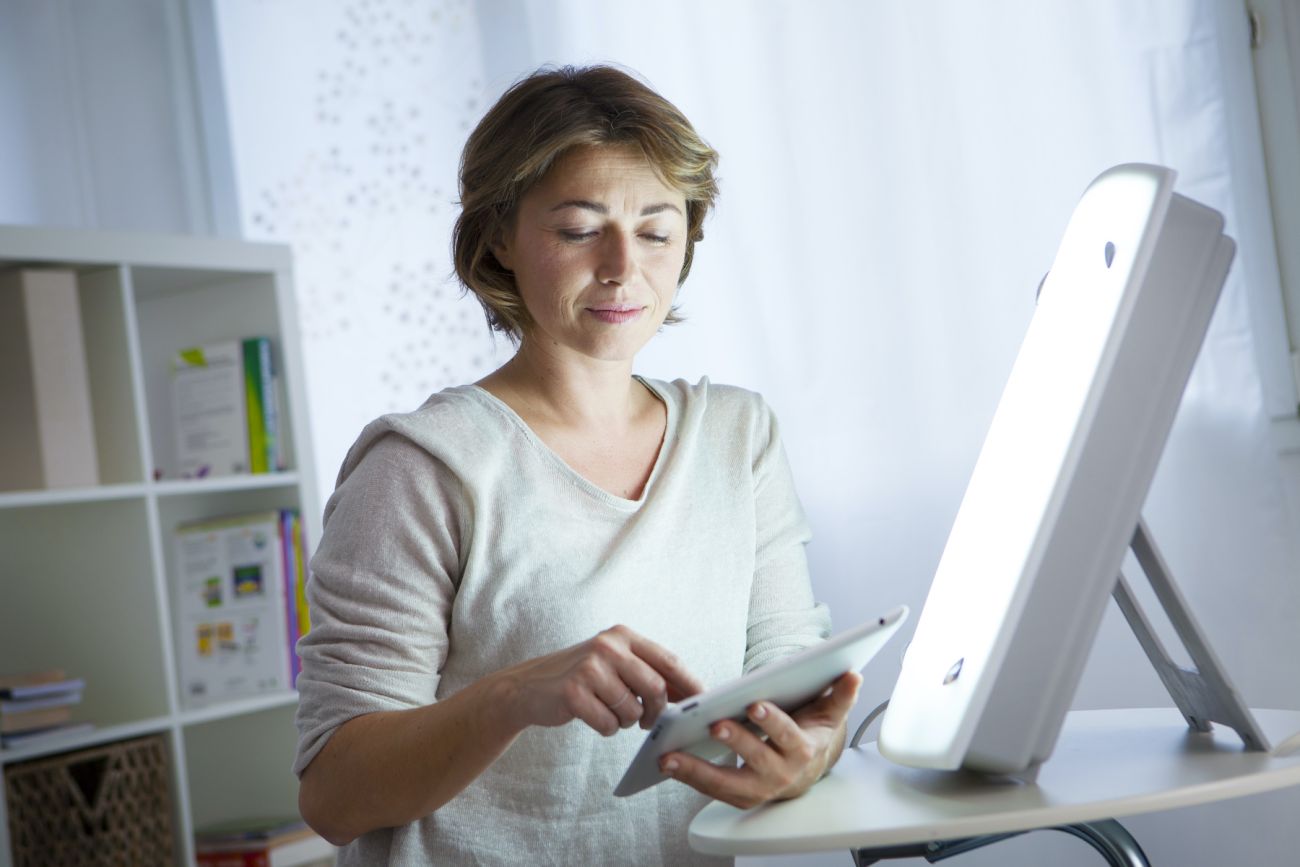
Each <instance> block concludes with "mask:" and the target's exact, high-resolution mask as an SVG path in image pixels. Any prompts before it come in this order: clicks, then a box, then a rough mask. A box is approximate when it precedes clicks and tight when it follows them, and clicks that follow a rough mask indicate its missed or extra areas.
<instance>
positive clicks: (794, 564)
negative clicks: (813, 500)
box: [745, 398, 831, 671]
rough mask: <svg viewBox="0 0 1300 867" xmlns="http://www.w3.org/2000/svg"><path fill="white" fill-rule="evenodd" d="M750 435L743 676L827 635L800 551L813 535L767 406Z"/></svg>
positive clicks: (824, 617) (828, 626)
mask: <svg viewBox="0 0 1300 867" xmlns="http://www.w3.org/2000/svg"><path fill="white" fill-rule="evenodd" d="M756 399H757V398H756ZM760 403H761V401H760ZM752 433H753V442H752V449H753V454H754V464H753V466H754V522H755V551H754V584H753V588H752V590H751V592H750V599H749V622H748V629H747V632H746V648H745V671H750V670H752V669H755V668H758V667H759V666H762V665H766V664H768V663H770V662H773V661H775V660H777V659H780V658H781V657H784V656H788V655H789V654H791V653H794V652H796V651H799V650H802V649H803V648H805V647H809V646H811V645H813V644H816V643H817V642H819V641H823V640H825V639H826V638H827V637H828V636H829V635H830V629H831V622H830V614H829V612H828V611H827V609H826V606H825V605H820V604H817V603H816V602H815V601H814V599H813V595H812V586H811V584H810V579H809V575H808V558H807V554H806V551H805V546H806V545H807V544H808V542H809V540H810V539H811V536H812V534H811V531H810V529H809V527H808V520H807V518H806V517H805V515H804V511H803V506H802V505H801V504H800V502H799V497H798V494H797V493H796V492H795V487H794V479H793V477H792V475H791V473H790V464H789V461H788V460H787V459H786V456H785V449H784V448H783V447H782V445H781V436H780V431H779V427H778V424H777V420H776V416H775V415H774V414H773V413H772V411H771V410H770V409H769V408H768V407H767V405H766V404H761V414H760V416H759V422H758V424H757V425H755V427H754V429H753V432H752Z"/></svg>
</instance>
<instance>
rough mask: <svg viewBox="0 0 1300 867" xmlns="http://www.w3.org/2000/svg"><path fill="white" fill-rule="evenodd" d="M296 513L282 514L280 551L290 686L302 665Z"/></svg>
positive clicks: (285, 511) (295, 679) (296, 678)
mask: <svg viewBox="0 0 1300 867" xmlns="http://www.w3.org/2000/svg"><path fill="white" fill-rule="evenodd" d="M296 517H297V515H296V513H295V512H293V511H290V510H288V509H286V510H284V511H283V512H281V513H280V549H281V553H282V554H283V556H284V588H283V589H284V603H285V604H284V609H285V614H286V628H285V634H286V635H287V636H288V639H289V685H290V686H295V685H296V684H297V682H298V672H299V671H300V670H301V669H302V663H301V661H300V660H299V659H298V650H297V647H298V638H299V637H300V633H299V631H298V594H297V593H296V592H295V587H294V584H295V582H296V575H297V565H296V562H295V558H296V556H297V552H296V551H295V548H294V544H293V535H294V522H295V518H296Z"/></svg>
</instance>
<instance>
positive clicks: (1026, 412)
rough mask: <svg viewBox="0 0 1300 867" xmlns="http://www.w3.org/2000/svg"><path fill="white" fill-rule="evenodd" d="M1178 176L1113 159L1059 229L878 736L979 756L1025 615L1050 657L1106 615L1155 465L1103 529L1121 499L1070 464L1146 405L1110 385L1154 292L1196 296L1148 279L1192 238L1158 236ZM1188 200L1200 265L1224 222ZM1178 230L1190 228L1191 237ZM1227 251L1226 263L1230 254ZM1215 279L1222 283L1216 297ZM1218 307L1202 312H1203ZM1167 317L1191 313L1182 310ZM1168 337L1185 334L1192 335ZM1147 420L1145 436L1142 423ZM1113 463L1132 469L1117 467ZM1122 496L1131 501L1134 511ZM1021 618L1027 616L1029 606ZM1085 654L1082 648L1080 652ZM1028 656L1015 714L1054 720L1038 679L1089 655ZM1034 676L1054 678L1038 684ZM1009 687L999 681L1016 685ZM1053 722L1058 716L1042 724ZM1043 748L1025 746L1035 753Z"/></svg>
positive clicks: (1172, 383)
mask: <svg viewBox="0 0 1300 867" xmlns="http://www.w3.org/2000/svg"><path fill="white" fill-rule="evenodd" d="M1173 177H1174V176H1173V173H1172V172H1170V171H1169V170H1167V169H1161V168H1158V167H1155V166H1140V165H1127V166H1118V167H1116V168H1114V169H1111V170H1109V171H1107V172H1106V173H1104V174H1102V175H1101V176H1100V177H1099V178H1097V180H1096V181H1094V182H1093V183H1092V184H1091V185H1090V186H1089V187H1088V189H1087V190H1086V192H1085V193H1084V195H1083V197H1082V199H1081V200H1080V201H1079V204H1078V206H1077V207H1076V209H1075V211H1074V214H1073V215H1072V217H1071V219H1070V221H1069V224H1068V226H1067V227H1066V231H1065V235H1064V237H1063V239H1062V242H1061V246H1060V249H1059V250H1058V252H1057V255H1056V259H1055V261H1054V263H1053V265H1052V268H1051V271H1050V273H1049V275H1048V277H1047V279H1046V280H1045V281H1044V283H1043V285H1042V287H1041V290H1040V296H1039V301H1038V305H1037V309H1036V311H1035V313H1034V316H1033V318H1032V321H1031V322H1030V325H1029V329H1028V332H1027V333H1026V335H1025V338H1024V342H1023V344H1022V345H1021V348H1020V352H1019V354H1018V355H1017V358H1016V361H1015V365H1014V367H1013V369H1012V371H1011V375H1010V377H1009V379H1008V381H1007V384H1006V388H1005V390H1004V392H1003V395H1002V398H1001V400H1000V401H999V403H998V407H997V410H996V413H995V415H994V418H993V422H992V425H991V426H990V428H989V431H988V434H987V437H986V439H985V442H984V445H983V448H982V450H981V452H980V455H979V458H978V460H977V462H976V465H975V469H974V471H973V473H972V475H971V478H970V481H969V484H968V486H967V489H966V493H965V496H964V497H963V499H962V503H961V507H960V509H959V511H958V514H957V517H956V520H955V521H954V524H953V527H952V530H951V533H950V535H949V538H948V542H947V545H946V546H945V548H944V551H943V555H942V557H941V559H940V562H939V565H938V569H937V571H936V573H935V576H934V580H933V583H932V584H931V587H930V592H929V595H928V597H927V599H926V602H925V605H924V608H923V610H922V613H921V616H920V618H919V620H918V623H917V627H916V633H915V635H914V637H913V640H912V642H911V645H910V647H909V649H908V651H907V655H906V658H905V659H904V663H903V670H902V673H901V675H900V678H899V681H898V683H897V685H896V687H895V689H894V693H893V696H892V697H891V700H890V705H889V708H888V710H887V711H886V714H885V718H884V722H883V726H882V729H881V735H880V750H881V752H882V753H883V754H884V755H885V756H886V757H888V758H889V759H891V760H893V761H896V762H899V763H902V764H907V765H913V766H917V767H929V768H940V769H955V768H958V767H962V766H970V765H971V764H972V762H971V761H970V756H969V753H970V751H971V747H972V742H973V741H974V740H975V739H976V735H977V731H978V729H979V727H980V724H981V720H982V719H983V718H984V717H985V716H986V713H985V712H986V710H987V709H988V705H989V702H990V699H991V697H993V696H994V695H995V692H996V691H997V688H998V678H999V676H1005V675H1006V673H1007V671H1009V670H1011V669H1012V668H1013V667H1014V665H1015V663H1016V661H1014V660H1009V659H1008V655H1009V653H1011V652H1012V651H1013V650H1014V651H1015V652H1017V653H1024V652H1025V651H1026V650H1027V649H1030V650H1032V651H1033V652H1035V653H1036V652H1038V650H1037V649H1035V648H1031V647H1030V646H1029V645H1027V644H1026V642H1025V639H1024V633H1025V631H1026V630H1031V629H1032V630H1034V631H1035V634H1037V635H1038V636H1039V637H1038V638H1036V639H1035V640H1036V641H1037V642H1039V643H1040V644H1041V652H1042V653H1044V654H1046V655H1047V656H1048V657H1051V656H1054V655H1062V654H1075V653H1080V647H1079V646H1078V645H1079V644H1080V642H1083V641H1087V642H1089V644H1090V642H1091V640H1092V637H1093V635H1094V634H1095V629H1096V627H1095V624H1091V623H1090V622H1089V620H1090V619H1091V618H1093V616H1094V609H1095V617H1096V619H1098V620H1099V618H1100V610H1101V606H1104V604H1105V600H1106V598H1107V595H1108V594H1109V589H1110V587H1111V586H1113V581H1114V577H1115V574H1116V573H1117V570H1118V567H1119V559H1120V558H1122V556H1123V546H1124V544H1126V543H1127V541H1128V537H1129V536H1130V535H1131V533H1132V530H1133V526H1134V520H1135V518H1136V512H1137V510H1138V509H1140V504H1141V501H1142V499H1143V498H1144V497H1145V491H1146V485H1147V484H1149V477H1148V476H1149V474H1147V475H1146V476H1144V472H1138V473H1136V476H1135V479H1134V480H1135V483H1136V484H1137V485H1140V486H1141V490H1140V491H1136V492H1133V491H1129V492H1127V493H1126V494H1124V495H1123V496H1122V497H1121V499H1125V500H1126V501H1130V502H1129V505H1125V504H1123V503H1121V504H1120V508H1119V513H1118V514H1117V515H1116V516H1113V518H1114V520H1117V521H1118V522H1119V524H1118V529H1115V528H1113V527H1108V528H1106V529H1104V530H1099V529H1098V526H1099V525H1096V524H1095V523H1090V522H1091V521H1092V519H1090V518H1089V519H1085V520H1083V521H1082V522H1081V521H1079V520H1077V516H1078V515H1084V514H1091V513H1093V512H1095V511H1096V509H1098V508H1100V509H1107V508H1111V507H1113V506H1114V505H1115V504H1113V503H1110V504H1103V503H1095V502H1083V500H1084V499H1085V498H1090V499H1095V491H1093V490H1089V489H1088V487H1087V485H1086V484H1081V483H1080V481H1081V480H1079V479H1076V476H1079V475H1080V474H1081V473H1092V474H1094V475H1095V472H1094V471H1095V470H1096V469H1097V468H1098V467H1103V468H1109V467H1111V466H1112V464H1114V461H1113V460H1112V457H1113V456H1112V455H1110V454H1109V453H1108V452H1107V449H1112V448H1116V447H1120V448H1122V443H1123V442H1125V441H1126V438H1127V437H1129V436H1132V435H1133V432H1132V431H1128V432H1124V433H1121V434H1120V436H1119V437H1118V439H1116V433H1117V429H1116V426H1117V425H1118V424H1120V423H1129V424H1131V423H1133V419H1132V418H1131V417H1128V418H1126V416H1131V415H1132V413H1130V412H1129V411H1128V407H1130V405H1139V406H1145V405H1146V404H1147V403H1148V401H1147V400H1146V398H1145V396H1144V395H1142V394H1140V393H1131V394H1122V395H1114V394H1112V395H1111V397H1110V398H1108V397H1107V393H1108V392H1114V391H1115V390H1116V388H1119V389H1121V390H1123V389H1125V388H1129V387H1130V386H1131V385H1132V383H1123V382H1120V383H1117V382H1116V380H1121V379H1124V380H1126V379H1129V378H1130V377H1129V376H1128V373H1129V371H1130V370H1131V369H1137V368H1136V367H1135V366H1137V367H1140V366H1141V364H1142V359H1140V358H1138V357H1136V355H1135V354H1134V353H1135V352H1136V353H1138V354H1140V352H1141V351H1142V350H1140V349H1135V348H1134V347H1131V346H1130V347H1128V349H1127V354H1126V341H1127V342H1132V341H1145V340H1147V335H1146V333H1145V330H1144V329H1145V326H1144V325H1143V323H1145V322H1147V321H1148V320H1150V321H1151V322H1153V323H1157V324H1158V320H1159V319H1160V318H1161V311H1160V310H1157V309H1155V306H1156V305H1158V304H1166V303H1168V304H1182V305H1183V306H1186V299H1185V298H1182V299H1180V298H1179V297H1178V292H1177V291H1174V292H1172V293H1166V294H1168V300H1164V299H1163V296H1161V297H1155V296H1157V295H1160V293H1159V292H1156V293H1145V292H1144V284H1145V283H1146V282H1147V277H1148V276H1149V272H1150V271H1151V263H1152V261H1153V257H1156V256H1157V254H1160V255H1161V256H1165V255H1173V254H1176V253H1180V252H1181V251H1182V246H1179V249H1178V250H1177V251H1176V250H1174V249H1173V248H1174V247H1175V246H1177V245H1174V244H1172V243H1170V242H1169V241H1168V239H1167V238H1166V242H1165V243H1163V244H1162V243H1160V242H1161V239H1162V228H1163V226H1164V223H1165V220H1166V216H1167V214H1168V212H1169V208H1170V203H1171V200H1172V199H1173V198H1174V197H1173V194H1172V187H1173ZM1177 198H1178V199H1180V200H1182V201H1183V202H1187V204H1188V205H1191V206H1193V211H1194V213H1193V218H1194V219H1192V220H1191V223H1194V224H1196V225H1194V226H1192V227H1191V229H1192V230H1194V231H1193V233H1194V234H1195V233H1199V234H1198V238H1199V240H1198V241H1197V242H1196V243H1199V244H1200V245H1201V247H1202V253H1200V254H1198V256H1199V257H1200V258H1199V259H1198V261H1197V262H1196V263H1182V264H1181V265H1180V266H1179V267H1181V268H1182V269H1183V270H1189V269H1190V270H1195V269H1196V268H1197V267H1199V268H1200V269H1201V270H1202V271H1204V270H1205V267H1206V265H1207V264H1208V260H1209V258H1210V252H1211V251H1213V250H1214V249H1215V243H1214V240H1215V239H1218V238H1220V237H1221V235H1220V231H1221V225H1222V223H1221V220H1219V219H1218V215H1217V214H1215V213H1214V212H1212V211H1209V209H1206V208H1203V207H1201V206H1198V205H1195V203H1192V202H1190V201H1189V200H1185V199H1182V197H1177ZM1207 215H1208V216H1207ZM1183 222H1187V221H1183ZM1180 226H1181V223H1180ZM1183 234H1186V233H1183ZM1165 235H1166V236H1167V235H1168V233H1167V232H1166V233H1165ZM1207 239H1208V240H1207ZM1180 240H1181V241H1182V242H1186V241H1187V238H1181V237H1180ZM1225 240H1226V239H1225ZM1229 243H1230V242H1229ZM1183 246H1185V243H1184V244H1183ZM1229 257H1230V253H1229ZM1194 258H1195V257H1194ZM1223 266H1224V269H1225V270H1226V262H1225V263H1223ZM1221 283H1222V276H1221V275H1220V277H1219V280H1218V284H1219V285H1221ZM1217 291H1218V285H1216V286H1215V287H1214V295H1215V297H1217ZM1146 294H1152V297H1151V298H1147V299H1146V307H1147V308H1150V309H1149V311H1148V312H1141V311H1142V309H1143V308H1142V306H1141V304H1140V302H1141V301H1142V299H1143V298H1144V295H1146ZM1212 306H1213V302H1212V301H1211V302H1210V308H1211V309H1212ZM1208 315H1209V314H1208V312H1206V313H1205V317H1204V318H1205V320H1206V322H1208ZM1135 317H1136V318H1135ZM1174 319H1175V321H1176V322H1185V321H1186V320H1187V319H1188V317H1187V316H1185V315H1184V316H1181V317H1178V316H1175V317H1174ZM1193 325H1194V326H1196V327H1199V328H1200V332H1199V333H1197V334H1194V335H1193V336H1194V339H1195V344H1196V346H1199V342H1200V337H1201V335H1203V332H1204V325H1200V324H1198V323H1193ZM1192 330H1193V331H1195V327H1194V328H1193V329H1192ZM1170 339H1171V340H1173V339H1177V340H1183V339H1185V336H1183V335H1175V336H1174V337H1171V338H1170ZM1156 349H1157V350H1158V349H1159V346H1157V347H1156ZM1183 354H1185V355H1188V356H1189V357H1188V360H1187V363H1186V367H1187V371H1190V365H1191V359H1194V357H1195V347H1193V348H1192V349H1191V351H1190V353H1183ZM1130 356H1132V357H1130ZM1187 371H1181V368H1180V369H1179V370H1175V371H1174V375H1173V376H1172V377H1165V380H1167V381H1163V382H1154V383H1151V384H1150V385H1149V387H1150V388H1152V389H1156V390H1159V389H1169V388H1174V387H1176V388H1177V392H1178V394H1181V390H1182V387H1183V384H1185V382H1186V376H1187ZM1180 377H1181V378H1180ZM1108 400H1109V403H1108V402H1107V401H1108ZM1154 402H1155V403H1156V404H1158V405H1159V406H1160V407H1163V406H1164V405H1165V404H1170V403H1171V401H1170V399H1168V398H1167V397H1166V398H1165V399H1163V400H1156V401H1154ZM1176 406H1177V395H1174V397H1173V398H1172V403H1171V406H1170V408H1169V411H1168V413H1167V414H1168V416H1169V420H1168V422H1165V421H1163V418H1156V419H1154V424H1153V425H1151V424H1148V425H1146V427H1152V428H1153V431H1152V434H1151V435H1152V436H1156V437H1158V439H1159V442H1158V443H1157V444H1156V446H1155V447H1154V448H1153V449H1148V450H1147V451H1148V452H1151V453H1153V455H1154V457H1153V458H1152V460H1151V461H1150V463H1151V472H1154V460H1155V459H1156V458H1158V455H1159V450H1160V447H1162V446H1163V441H1164V438H1165V437H1166V436H1167V434H1168V425H1169V424H1171V423H1172V415H1173V410H1174V409H1176ZM1108 407H1109V408H1108ZM1162 425H1163V428H1162ZM1138 427H1139V430H1138V436H1139V437H1140V436H1141V435H1142V430H1141V428H1142V427H1143V425H1142V424H1139V425H1138ZM1094 440H1096V441H1097V442H1094ZM1098 442H1101V443H1103V445H1098ZM1115 443H1119V444H1120V445H1118V446H1117V445H1115ZM1094 464H1095V466H1094ZM1114 469H1115V471H1116V472H1122V471H1124V470H1122V469H1121V468H1120V467H1118V466H1116V467H1114ZM1140 469H1142V470H1143V471H1145V469H1146V468H1145V467H1142V468H1140ZM1143 478H1147V481H1146V482H1143V481H1142V479H1143ZM1095 481H1096V480H1095V479H1094V482H1095ZM1072 486H1073V487H1074V488H1075V491H1074V493H1073V495H1072V494H1071V487H1072ZM1101 487H1102V488H1105V487H1106V486H1105V484H1102V485H1101ZM1120 487H1121V488H1122V487H1123V484H1122V483H1121V484H1120ZM1072 497H1073V499H1072ZM1128 512H1132V513H1133V517H1132V518H1130V517H1128ZM1098 520H1101V521H1102V522H1103V523H1105V522H1106V521H1107V520H1111V519H1108V518H1101V519H1098ZM1125 522H1127V526H1124V524H1125ZM1071 534H1073V537H1074V538H1071ZM1102 537H1107V538H1102ZM1109 537H1114V538H1109ZM1116 540H1118V542H1117V541H1116ZM1090 548H1100V549H1104V555H1103V556H1098V557H1092V556H1091V555H1089V556H1088V557H1085V558H1083V560H1085V561H1086V562H1080V558H1079V557H1078V552H1079V551H1080V550H1089V549H1090ZM1112 548H1114V549H1115V550H1114V551H1113V552H1112V551H1111V549H1112ZM1112 554H1113V555H1114V556H1112ZM1112 561H1113V566H1112ZM1063 566H1064V568H1062V567H1063ZM1027 612H1028V615H1027ZM1027 616H1029V617H1033V618H1034V622H1032V623H1031V622H1027V621H1026V617H1027ZM1044 616H1045V617H1046V618H1047V619H1046V620H1043V617H1044ZM1058 624H1059V625H1058ZM1054 642H1055V643H1054ZM1086 655H1087V647H1086V646H1085V647H1083V648H1082V656H1085V657H1086ZM1031 662H1032V664H1030V665H1029V667H1028V668H1023V666H1022V668H1023V670H1021V671H1018V673H1017V676H1018V677H1021V678H1022V680H1024V681H1025V682H1024V683H1023V684H1022V686H1023V687H1024V689H1025V691H1026V694H1025V695H1024V696H1023V699H1024V703H1025V707H1023V708H1019V709H1017V712H1019V713H1021V714H1022V715H1023V716H1024V718H1025V719H1026V725H1029V726H1034V725H1039V726H1041V725H1051V722H1052V721H1051V719H1043V716H1044V714H1046V715H1047V716H1048V717H1050V716H1051V715H1052V713H1054V711H1055V709H1054V708H1050V707H1049V708H1047V709H1046V710H1038V709H1036V708H1035V703H1036V702H1038V703H1042V701H1043V700H1045V699H1044V698H1043V694H1044V692H1045V691H1046V692H1048V693H1051V692H1053V689H1052V688H1051V687H1050V686H1048V685H1045V682H1046V681H1050V680H1053V679H1056V680H1059V679H1060V678H1061V677H1063V676H1064V677H1067V678H1068V677H1074V678H1075V680H1076V681H1077V673H1078V670H1080V668H1079V667H1080V666H1081V664H1082V662H1081V660H1080V661H1079V663H1078V666H1076V665H1075V663H1074V661H1073V660H1064V661H1060V660H1058V661H1053V660H1052V659H1044V660H1042V661H1041V662H1037V661H1031ZM1036 679H1037V680H1040V681H1044V682H1039V683H1035V680H1036ZM1073 687H1074V683H1071V684H1069V690H1068V693H1067V697H1066V700H1067V701H1068V697H1069V695H1072V693H1073ZM1002 690H1003V692H1005V690H1006V684H1005V683H1004V684H1003V685H1002ZM1058 699H1059V697H1058ZM1061 713H1062V715H1063V713H1064V710H1063V709H1062V711H1061ZM1057 727H1058V729H1059V721H1058V722H1057ZM1022 734H1023V738H1029V739H1030V740H1033V741H1035V742H1037V741H1039V740H1042V737H1041V734H1040V733H1038V732H1035V731H1026V732H1024V733H1022ZM1023 738H1022V739H1023ZM1054 738H1055V731H1052V732H1051V734H1050V738H1049V740H1054ZM1034 748H1035V746H1034V745H1031V747H1030V750H1029V752H1033V749H1034ZM1038 758H1041V756H1040V757H1038ZM1021 759H1022V757H1018V756H1013V757H1011V758H1010V759H1009V764H1011V765H1016V764H1022V763H1023V762H1022V760H1021ZM1006 763H1008V762H1007V761H1006V760H1001V759H998V758H996V757H995V758H994V759H993V760H992V761H991V763H988V762H985V764H991V765H992V766H997V765H999V764H1006ZM975 764H980V762H976V763H975ZM996 769H999V770H1010V769H1013V768H1005V767H999V768H996Z"/></svg>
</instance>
